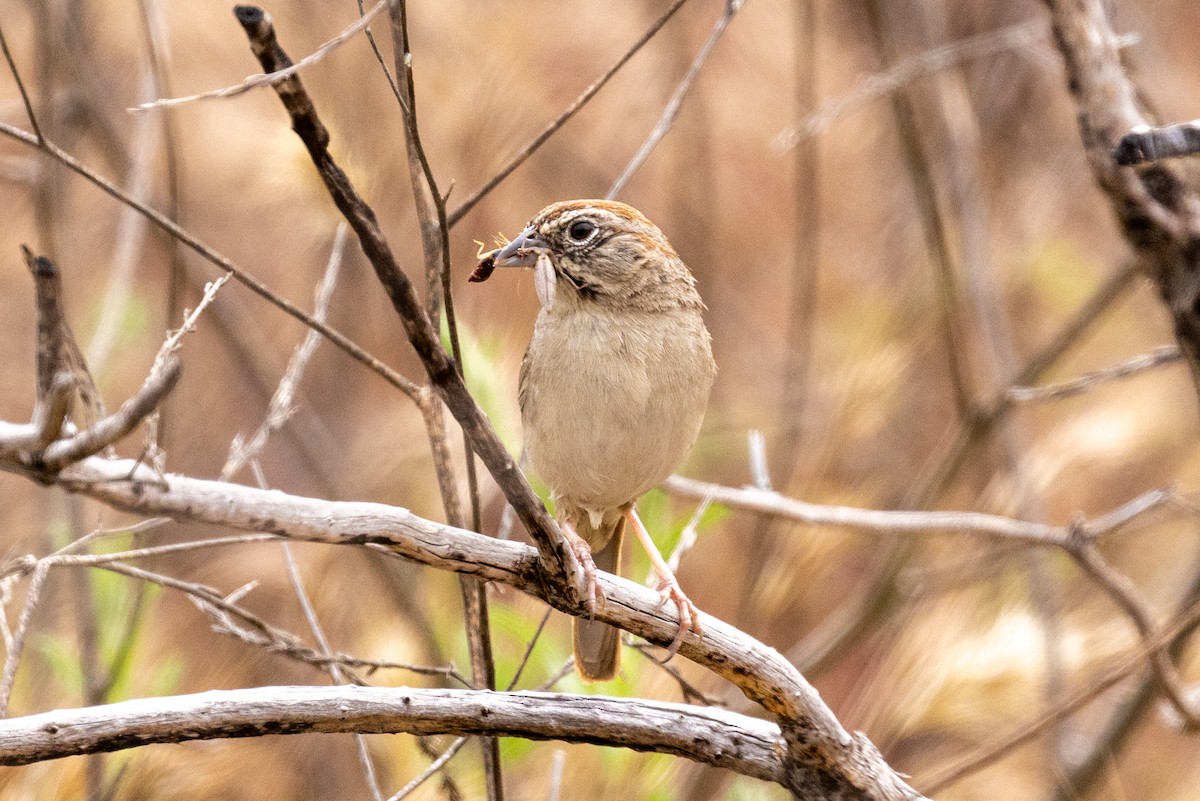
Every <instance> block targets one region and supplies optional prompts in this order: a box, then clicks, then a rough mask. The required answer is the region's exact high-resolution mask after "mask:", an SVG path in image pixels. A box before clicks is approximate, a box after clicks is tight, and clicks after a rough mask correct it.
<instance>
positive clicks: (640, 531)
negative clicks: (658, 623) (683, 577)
mask: <svg viewBox="0 0 1200 801" xmlns="http://www.w3.org/2000/svg"><path fill="white" fill-rule="evenodd" d="M625 520H626V521H627V522H628V523H629V525H630V527H632V528H633V531H634V533H635V534H637V538H638V539H639V540H641V542H642V547H643V548H645V549H646V556H648V557H650V564H651V566H653V567H654V572H655V573H657V574H658V591H659V593H660V594H661V595H662V601H660V602H659V605H660V606H661V605H662V604H664V603H666V601H667V599H668V598H670V599H671V600H672V601H674V602H675V607H676V608H677V609H678V610H679V631H678V632H676V634H675V639H674V640H672V641H671V646H670V647H669V648H668V649H667V658H666V659H664V660H663V661H664V662H666V661H668V660H670V658H671V657H673V656H675V653H676V652H677V651H678V650H679V646H680V645H681V644H682V643H683V637H684V635H685V634H687V633H688V631H689V630H690V631H694V632H696V634H698V635H699V636H701V637H703V636H704V630H703V629H702V628H701V627H700V610H699V609H698V608H697V607H696V605H695V604H694V603H692V601H691V599H690V598H688V597H687V596H686V595H684V593H683V588H681V587H680V586H679V580H678V579H676V578H675V574H674V573H672V572H671V568H670V567H669V566H668V565H667V562H666V560H664V559H663V558H662V554H661V553H659V552H658V547H657V546H656V545H655V544H654V540H652V539H650V533H649V532H647V531H646V527H645V526H643V525H642V521H641V520H640V519H639V518H638V516H637V512H636V511H635V510H633V509H630V510H629V511H628V512H626V513H625Z"/></svg>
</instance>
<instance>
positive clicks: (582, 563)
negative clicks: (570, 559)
mask: <svg viewBox="0 0 1200 801" xmlns="http://www.w3.org/2000/svg"><path fill="white" fill-rule="evenodd" d="M561 528H562V530H563V532H564V533H565V534H566V537H567V544H568V545H570V546H571V552H572V553H573V554H575V558H576V559H577V560H578V561H579V568H580V569H581V570H582V571H583V605H584V607H585V608H586V609H587V613H588V619H589V620H593V619H595V617H596V610H597V609H599V608H602V607H603V606H604V592H603V591H602V590H601V589H600V583H599V581H597V579H596V560H595V559H593V558H592V547H591V546H590V545H588V544H587V540H585V539H584V538H583V537H581V536H579V534H577V533H576V532H575V531H574V529H572V528H571V526H569V525H564V526H562V527H561Z"/></svg>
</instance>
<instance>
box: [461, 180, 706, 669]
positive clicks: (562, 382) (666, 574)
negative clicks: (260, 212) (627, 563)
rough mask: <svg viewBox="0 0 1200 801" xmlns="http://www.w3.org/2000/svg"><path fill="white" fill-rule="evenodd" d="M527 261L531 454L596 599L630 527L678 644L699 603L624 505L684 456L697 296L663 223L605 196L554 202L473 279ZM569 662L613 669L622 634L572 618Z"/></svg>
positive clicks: (697, 412) (697, 341)
mask: <svg viewBox="0 0 1200 801" xmlns="http://www.w3.org/2000/svg"><path fill="white" fill-rule="evenodd" d="M496 267H532V268H533V269H534V286H535V287H536V289H537V294H538V298H539V300H540V301H541V304H542V310H541V312H540V313H539V314H538V319H537V324H536V326H535V328H534V332H533V339H532V340H531V341H530V343H529V349H528V350H527V351H526V353H525V360H524V362H523V363H522V364H521V379H520V405H521V420H522V422H523V424H524V428H525V448H526V453H527V454H528V456H529V460H530V463H531V464H532V466H533V468H534V470H536V471H537V473H538V475H540V476H541V477H542V480H543V481H545V482H546V484H547V486H548V487H549V488H550V490H551V494H552V497H553V498H554V502H555V511H556V517H557V518H558V521H559V525H560V529H561V530H562V531H563V534H564V536H565V537H566V538H567V540H568V542H569V544H570V545H571V547H572V549H573V550H574V552H575V554H576V556H577V557H578V559H579V562H580V565H581V567H582V569H583V573H584V580H585V583H586V596H585V597H586V598H587V599H588V604H589V609H591V610H592V611H594V609H595V603H596V602H597V601H599V602H603V596H601V595H599V593H598V587H597V584H596V569H597V568H599V569H601V570H606V571H609V572H614V573H615V572H618V571H619V569H620V559H621V542H622V540H623V538H624V535H625V530H626V529H627V528H629V529H631V530H632V531H633V532H634V533H635V534H636V535H637V536H638V538H639V539H640V540H641V541H642V544H643V545H644V546H645V548H646V552H647V554H648V555H649V557H650V561H651V563H652V564H653V565H654V568H655V570H656V571H657V573H658V575H659V579H660V583H659V590H660V592H662V593H663V595H664V600H665V599H666V598H670V599H671V600H673V601H674V602H675V605H676V607H677V609H678V611H679V633H678V635H677V636H676V638H675V642H673V643H672V645H671V653H674V650H675V649H676V648H678V646H679V643H680V642H681V641H682V639H683V637H684V635H685V634H686V633H687V631H689V630H691V631H694V632H696V633H697V634H699V633H701V632H700V624H699V612H698V610H697V609H696V607H695V605H694V604H693V603H692V602H691V601H690V600H689V599H688V597H687V596H686V595H685V594H684V593H683V590H682V589H681V588H680V587H679V582H678V581H677V580H676V579H675V576H674V575H673V574H672V572H671V570H670V568H668V566H667V564H666V562H665V561H664V560H663V558H662V556H661V555H660V554H659V552H658V550H657V549H656V548H655V546H654V543H653V542H652V541H651V540H650V537H649V535H648V534H647V533H646V529H645V527H644V526H643V525H642V523H641V521H640V520H639V519H638V517H637V513H636V511H635V510H634V503H635V502H636V501H637V499H638V498H639V497H641V495H642V494H644V493H645V492H646V491H647V490H649V489H651V488H652V487H654V486H656V485H658V484H659V483H661V482H662V481H663V479H665V478H666V477H667V476H668V475H670V474H671V472H672V471H673V470H674V469H675V467H676V466H678V464H679V462H680V461H681V460H682V459H683V457H684V456H685V455H686V454H687V452H688V450H689V449H690V448H691V446H692V443H693V442H695V439H696V434H697V432H698V431H699V430H700V422H701V420H702V419H703V417H704V408H705V406H706V404H707V402H708V393H709V389H710V388H711V387H712V382H713V378H714V377H715V375H716V364H715V363H714V362H713V357H712V347H711V340H710V337H709V334H708V330H707V329H706V328H705V327H704V320H703V319H702V312H703V311H704V303H703V301H701V300H700V295H699V293H697V291H696V282H695V279H694V278H693V277H692V274H691V273H690V272H689V271H688V268H687V267H686V266H685V265H684V263H683V262H682V261H681V260H680V258H679V255H678V254H677V253H676V252H675V250H674V249H673V248H672V247H671V245H670V244H669V243H668V242H667V239H666V237H665V236H663V233H662V231H660V230H659V229H658V228H657V227H656V226H655V225H654V224H653V223H651V222H650V221H649V220H647V219H646V218H645V217H644V216H642V214H641V213H640V212H638V211H637V210H636V209H634V208H632V207H630V206H627V205H625V204H624V203H616V202H612V201H605V200H573V201H566V202H562V203H555V204H553V205H551V206H548V207H546V208H545V209H543V210H542V211H540V212H539V213H538V214H537V216H535V217H534V218H533V220H532V221H531V222H530V223H529V225H528V226H527V227H526V228H525V230H523V231H522V232H521V233H520V234H519V235H518V236H517V237H516V238H515V239H513V240H512V241H511V242H509V243H507V244H506V245H504V246H503V247H501V248H498V249H496V250H493V251H492V252H490V253H488V254H485V256H484V258H483V261H481V262H480V265H479V267H477V268H476V270H475V272H474V273H473V274H472V275H471V280H472V281H482V280H485V279H486V278H487V277H488V276H489V275H490V274H491V272H492V270H493V269H494V268H496ZM574 645H575V664H576V667H577V668H578V670H579V673H580V675H582V676H583V677H584V678H586V679H590V680H593V681H604V680H607V679H611V678H612V677H613V676H614V675H615V674H616V670H617V663H618V653H619V651H618V646H619V639H618V631H617V629H615V628H613V627H612V626H609V625H607V624H605V623H600V622H597V621H595V620H582V619H576V620H575V635H574Z"/></svg>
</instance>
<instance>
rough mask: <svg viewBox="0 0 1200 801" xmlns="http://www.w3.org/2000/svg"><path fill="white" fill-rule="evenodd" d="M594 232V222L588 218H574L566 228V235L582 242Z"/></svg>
mask: <svg viewBox="0 0 1200 801" xmlns="http://www.w3.org/2000/svg"><path fill="white" fill-rule="evenodd" d="M595 232H596V224H595V223H593V222H591V221H590V220H576V221H575V222H573V223H571V227H570V228H568V229H567V236H569V237H571V239H574V240H575V241H576V242H582V241H584V240H585V239H587V238H588V237H589V236H591V235H592V234H594V233H595Z"/></svg>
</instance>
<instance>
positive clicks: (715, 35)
mask: <svg viewBox="0 0 1200 801" xmlns="http://www.w3.org/2000/svg"><path fill="white" fill-rule="evenodd" d="M744 3H745V0H726V2H725V10H724V11H723V12H722V13H721V16H720V17H719V18H718V19H717V22H716V24H715V25H714V26H713V29H712V33H710V34H709V35H708V39H706V40H705V41H704V44H703V45H701V46H700V50H699V51H698V52H697V53H696V58H695V59H694V60H693V61H692V64H691V66H690V67H688V69H687V72H685V73H684V74H683V77H682V78H680V79H679V84H678V85H677V86H676V87H675V91H674V92H673V93H672V94H671V99H670V100H668V101H667V105H666V106H665V107H664V108H663V111H662V116H660V117H659V119H658V123H657V124H656V125H655V126H654V128H653V130H651V131H650V135H649V136H647V137H646V141H644V142H642V146H641V147H640V148H638V151H637V153H635V154H634V155H633V158H632V159H630V161H629V164H628V165H626V167H625V169H624V171H623V172H622V173H621V175H620V176H619V177H618V178H617V180H616V181H614V182H613V185H612V186H611V187H610V188H609V190H608V194H607V195H605V198H607V199H608V200H612V199H613V198H615V197H616V196H617V195H619V194H620V193H621V190H622V189H624V188H625V184H627V183H629V179H630V178H632V177H633V174H634V173H635V172H637V171H638V170H639V169H641V166H642V165H643V164H645V163H646V159H647V158H649V157H650V154H651V153H652V152H654V148H656V147H658V143H659V142H661V141H662V138H663V137H664V136H666V135H667V131H669V130H671V126H672V125H674V124H675V118H676V117H678V116H679V109H680V108H681V107H682V106H683V99H684V98H685V97H687V94H688V92H690V91H691V89H692V85H693V84H694V83H695V82H696V78H698V77H699V76H700V70H702V69H704V64H705V62H707V61H708V57H709V56H711V55H712V51H713V48H715V47H716V46H717V42H718V41H720V39H721V36H722V34H724V33H725V29H726V28H727V27H729V23H730V22H732V21H733V18H734V17H735V16H737V13H738V11H740V10H741V8H742V5H743V4H744Z"/></svg>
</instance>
